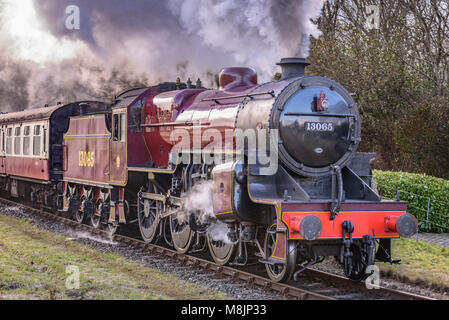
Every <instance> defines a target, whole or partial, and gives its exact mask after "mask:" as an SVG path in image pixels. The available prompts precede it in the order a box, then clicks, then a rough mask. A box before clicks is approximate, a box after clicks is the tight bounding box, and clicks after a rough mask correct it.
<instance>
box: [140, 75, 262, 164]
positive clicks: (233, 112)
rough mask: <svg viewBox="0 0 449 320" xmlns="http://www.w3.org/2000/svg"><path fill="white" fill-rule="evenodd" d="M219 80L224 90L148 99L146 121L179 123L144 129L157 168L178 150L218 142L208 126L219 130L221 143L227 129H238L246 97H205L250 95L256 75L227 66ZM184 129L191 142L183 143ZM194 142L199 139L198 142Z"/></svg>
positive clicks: (199, 147) (191, 90) (196, 91)
mask: <svg viewBox="0 0 449 320" xmlns="http://www.w3.org/2000/svg"><path fill="white" fill-rule="evenodd" d="M220 81H221V82H220V88H221V90H195V89H188V90H181V91H172V92H166V93H162V94H159V95H156V96H154V97H153V99H150V98H148V99H147V102H146V106H145V124H160V123H168V124H173V123H174V124H176V125H167V126H164V127H146V128H145V141H146V144H147V146H148V149H149V152H150V154H151V158H152V161H153V162H154V164H155V167H167V166H168V160H169V154H170V152H173V151H175V150H180V149H189V150H192V149H193V150H197V149H205V148H208V147H209V148H211V147H212V145H216V144H217V143H218V141H214V139H213V138H212V137H207V136H204V132H205V131H206V130H207V129H215V130H218V131H217V132H219V134H220V135H221V137H222V141H221V143H220V144H224V143H225V138H226V132H225V130H226V129H229V130H231V132H232V130H234V129H235V120H236V116H237V110H238V108H239V106H240V104H241V102H242V101H243V100H244V98H242V97H240V98H234V99H229V100H221V101H220V103H217V102H216V101H203V100H207V99H212V98H223V97H233V96H239V95H245V94H248V93H250V92H251V91H253V90H254V88H255V87H256V85H257V74H256V73H255V71H254V70H253V69H249V68H227V69H224V70H223V71H222V72H221V74H220ZM177 129H180V130H177ZM181 130H182V132H183V133H184V132H187V135H188V137H189V139H188V140H187V141H188V143H180V142H181V135H179V134H178V135H177V134H176V133H179V132H180V131H181ZM185 140H186V139H184V140H183V141H182V142H185ZM194 141H195V142H197V143H196V144H195V145H193V142H194ZM227 142H229V141H227ZM231 143H233V140H232V139H231Z"/></svg>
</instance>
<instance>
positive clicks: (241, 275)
mask: <svg viewBox="0 0 449 320" xmlns="http://www.w3.org/2000/svg"><path fill="white" fill-rule="evenodd" d="M0 203H3V204H5V205H9V206H15V207H19V208H21V209H23V210H25V211H28V212H30V213H35V214H38V215H39V216H42V217H45V218H48V219H51V220H55V221H58V222H61V223H64V224H66V225H69V226H71V227H75V228H78V229H82V230H83V231H90V232H91V233H93V234H96V235H103V236H106V237H110V233H109V232H108V231H106V230H101V229H95V228H93V227H91V226H89V225H86V224H80V223H78V222H76V221H74V220H71V219H69V218H65V217H61V216H58V215H55V214H53V213H49V212H47V211H44V207H41V209H37V208H34V207H30V206H28V205H24V204H21V203H17V202H15V201H12V200H9V199H5V198H3V197H0ZM112 240H114V241H116V242H120V243H123V244H126V245H131V246H134V247H136V248H139V249H142V250H147V251H148V252H149V253H153V254H159V255H163V256H165V257H168V258H170V259H172V260H174V261H176V262H181V263H182V264H184V265H191V266H195V267H201V268H203V269H204V270H205V271H208V272H213V273H214V274H219V275H221V276H224V277H228V278H231V279H232V280H236V281H240V282H245V283H246V284H248V285H253V286H257V287H261V288H263V289H264V290H271V291H273V292H276V293H278V294H281V295H283V296H285V297H290V298H294V299H298V300H336V299H334V298H332V297H329V296H326V295H322V294H319V293H315V292H312V291H308V290H305V289H301V288H297V287H294V286H292V285H288V284H284V283H277V282H274V281H272V280H270V279H268V278H265V277H262V276H259V275H255V274H252V273H248V272H245V271H242V270H239V269H234V268H232V267H228V266H220V265H218V264H216V263H214V262H211V261H208V260H205V259H202V258H198V257H195V256H191V255H188V254H182V253H179V252H177V251H175V250H171V249H168V248H165V247H161V246H158V245H155V244H151V243H146V242H144V241H142V240H138V239H135V238H130V237H127V236H124V235H119V234H115V235H113V236H112ZM303 274H304V275H306V276H308V277H314V278H318V279H321V280H325V281H328V282H330V283H334V284H338V285H341V286H344V287H345V288H348V287H349V288H353V289H357V290H360V291H362V292H364V293H366V294H367V295H373V294H376V295H381V296H384V297H385V298H386V299H396V300H436V299H432V298H429V297H425V296H420V295H416V294H413V293H409V292H405V291H400V290H394V289H390V288H386V287H379V288H377V289H371V290H369V289H367V288H366V286H365V284H364V283H355V282H352V281H350V280H348V279H346V278H344V277H342V276H338V275H335V274H331V273H327V272H324V271H319V270H316V269H307V270H305V271H304V272H303Z"/></svg>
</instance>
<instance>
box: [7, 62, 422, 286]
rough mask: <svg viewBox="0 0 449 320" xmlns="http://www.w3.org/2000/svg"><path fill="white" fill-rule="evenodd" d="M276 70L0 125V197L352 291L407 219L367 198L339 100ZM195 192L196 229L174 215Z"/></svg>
mask: <svg viewBox="0 0 449 320" xmlns="http://www.w3.org/2000/svg"><path fill="white" fill-rule="evenodd" d="M279 65H280V66H281V68H282V78H281V79H280V80H279V81H273V82H268V83H263V84H258V80H257V74H256V72H255V71H254V70H253V69H250V68H226V69H224V70H223V71H222V72H221V73H220V76H219V86H220V87H219V89H217V90H209V89H205V88H203V87H202V84H201V82H200V81H198V82H197V83H196V84H195V85H194V84H192V82H191V81H190V80H189V81H187V83H181V82H180V81H177V82H175V83H171V82H167V83H161V84H159V85H155V86H152V87H148V88H140V89H133V90H129V91H126V92H124V93H122V94H120V95H118V96H116V97H115V99H114V102H113V103H112V104H109V103H105V102H97V101H96V102H94V101H84V102H76V103H70V104H65V105H57V106H54V107H46V108H41V109H33V110H27V111H23V112H16V113H9V114H2V115H0V126H1V139H0V151H1V152H0V154H1V156H0V164H1V168H0V182H1V188H2V190H3V191H4V192H5V193H9V194H10V195H11V196H12V197H18V198H27V199H28V200H30V201H32V202H33V203H36V204H38V205H40V206H46V207H48V208H53V209H57V210H55V211H56V212H58V214H64V215H70V216H73V218H74V219H75V220H77V221H78V222H80V223H83V222H86V223H89V224H90V225H92V226H94V227H96V228H100V227H102V228H107V229H108V230H110V231H111V232H116V231H117V229H118V228H121V227H124V226H138V228H139V230H140V234H141V237H142V238H143V239H144V240H145V241H147V242H158V241H165V242H166V243H167V244H169V245H171V246H173V247H174V248H175V249H176V250H178V251H179V252H183V253H185V252H193V251H199V250H205V249H206V248H208V250H209V252H210V254H211V256H212V257H213V259H214V260H215V261H216V262H217V263H219V264H222V265H225V264H232V265H246V264H249V263H253V262H259V263H261V264H263V265H265V267H266V270H267V273H268V275H269V276H270V278H271V279H273V280H274V281H286V280H288V279H290V278H291V277H292V275H294V277H295V278H296V277H297V275H298V274H299V273H300V272H302V271H303V270H305V269H306V268H308V267H310V266H312V265H313V264H316V263H319V262H322V261H323V260H324V258H325V257H329V256H331V257H332V256H333V257H335V258H336V259H337V260H338V261H339V262H340V263H341V265H342V267H343V269H344V272H345V274H346V276H347V277H349V278H351V279H353V280H355V281H360V280H362V279H364V278H365V277H366V268H367V267H368V266H370V265H373V264H374V263H375V261H376V260H378V261H384V262H391V263H393V262H395V261H393V260H392V258H391V239H394V238H398V237H400V236H403V237H410V236H412V235H413V234H414V233H415V232H416V230H417V222H416V219H415V218H414V217H413V216H412V215H410V214H407V212H406V203H404V202H401V201H386V200H382V199H381V197H380V196H379V195H378V193H377V192H376V191H375V190H374V189H373V187H372V184H371V182H372V181H371V168H370V160H371V159H372V158H374V156H375V155H373V154H364V153H357V149H358V146H359V143H360V141H361V119H360V115H359V112H358V108H357V105H356V103H355V101H354V99H353V98H352V96H351V94H350V93H349V92H348V91H347V90H346V89H345V88H344V87H342V86H341V85H340V84H339V83H337V82H335V81H332V80H330V79H328V78H324V77H309V76H305V75H304V70H305V68H306V66H307V65H308V63H307V62H306V61H305V60H304V59H299V58H287V59H282V61H281V62H280V63H279ZM242 136H243V138H242ZM251 141H252V142H254V143H251ZM262 147H266V148H265V149H266V150H265V149H264V150H263V151H262V152H261V149H262ZM267 159H269V160H270V159H271V161H267ZM206 183H207V184H208V186H210V190H209V191H210V193H211V201H212V203H211V207H210V210H211V211H212V214H209V215H208V216H207V219H205V218H204V216H201V215H200V214H197V212H195V208H193V210H192V208H186V206H185V199H186V197H188V196H189V194H190V193H191V192H193V191H194V190H195V187H198V186H200V185H202V184H206ZM205 201H206V199H205ZM217 224H219V225H220V226H225V227H226V236H225V237H224V238H219V239H218V238H217V237H216V236H215V234H214V230H216V229H215V228H212V227H211V226H216V225H217Z"/></svg>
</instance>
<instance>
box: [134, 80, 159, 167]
mask: <svg viewBox="0 0 449 320" xmlns="http://www.w3.org/2000/svg"><path fill="white" fill-rule="evenodd" d="M157 91H158V90H157V87H151V88H149V89H148V90H147V91H145V92H144V93H143V94H141V95H140V96H139V97H137V99H136V100H135V101H133V102H132V103H131V104H130V105H129V106H128V110H127V113H128V117H127V118H128V119H130V116H131V115H130V110H131V106H132V105H134V104H135V103H136V102H137V101H139V100H142V102H143V108H142V109H143V110H142V115H143V116H142V122H144V120H145V116H144V115H145V114H146V113H145V108H146V105H147V104H148V103H151V101H152V100H153V97H154V96H155V95H157V94H158V92H157ZM127 141H128V143H127V152H128V155H127V164H128V166H129V167H135V166H137V167H138V166H143V165H148V164H149V163H150V162H151V161H152V160H151V155H150V153H149V152H148V148H147V145H146V143H145V137H144V135H143V134H142V132H131V131H129V130H128V136H127ZM145 151H146V152H145Z"/></svg>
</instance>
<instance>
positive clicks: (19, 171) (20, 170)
mask: <svg viewBox="0 0 449 320" xmlns="http://www.w3.org/2000/svg"><path fill="white" fill-rule="evenodd" d="M4 163H5V169H6V170H5V172H6V174H8V175H11V176H18V177H25V178H29V179H37V180H50V171H49V162H48V160H41V159H39V158H25V157H11V156H6V157H5V160H4Z"/></svg>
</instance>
